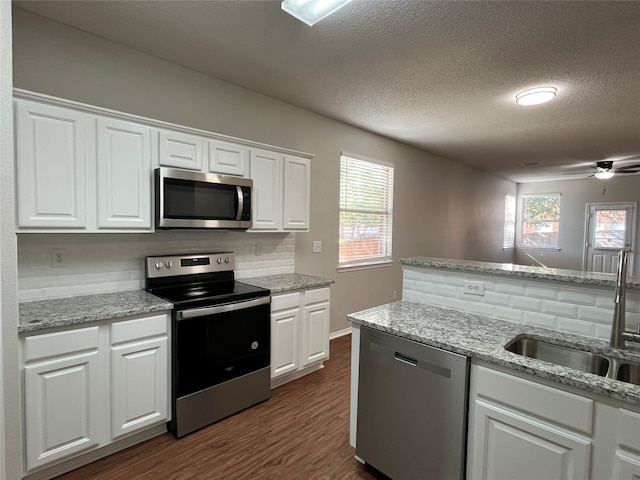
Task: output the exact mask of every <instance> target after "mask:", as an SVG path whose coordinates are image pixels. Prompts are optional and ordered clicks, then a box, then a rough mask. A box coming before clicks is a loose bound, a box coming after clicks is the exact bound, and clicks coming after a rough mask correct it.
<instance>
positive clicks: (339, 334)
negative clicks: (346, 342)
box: [329, 327, 351, 340]
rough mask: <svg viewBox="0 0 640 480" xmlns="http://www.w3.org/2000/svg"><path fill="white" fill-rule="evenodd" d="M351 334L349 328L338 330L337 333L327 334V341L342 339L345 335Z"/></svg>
mask: <svg viewBox="0 0 640 480" xmlns="http://www.w3.org/2000/svg"><path fill="white" fill-rule="evenodd" d="M350 334H351V327H347V328H343V329H342V330H338V331H337V332H331V333H330V334H329V340H333V339H334V338H338V337H344V336H345V335H350Z"/></svg>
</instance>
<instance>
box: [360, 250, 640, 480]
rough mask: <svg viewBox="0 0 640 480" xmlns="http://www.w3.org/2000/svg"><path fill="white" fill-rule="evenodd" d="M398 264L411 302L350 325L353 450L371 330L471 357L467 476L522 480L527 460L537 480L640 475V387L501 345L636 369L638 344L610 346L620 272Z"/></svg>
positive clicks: (631, 296) (633, 296)
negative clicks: (542, 348) (535, 346)
mask: <svg viewBox="0 0 640 480" xmlns="http://www.w3.org/2000/svg"><path fill="white" fill-rule="evenodd" d="M400 263H401V264H402V265H403V282H404V284H403V300H402V301H399V302H394V303H391V304H387V305H382V306H379V307H374V308H371V309H368V310H363V311H360V312H356V313H353V314H351V315H349V317H348V318H349V320H350V321H351V322H352V323H353V327H354V328H353V338H352V341H353V348H352V351H353V352H354V355H353V358H352V399H351V401H352V418H351V422H352V423H351V443H352V445H353V446H356V447H357V445H356V438H357V437H356V433H357V428H356V427H357V418H358V416H357V415H358V413H357V412H358V406H359V403H358V402H359V399H358V374H359V368H360V365H359V358H360V357H359V355H360V354H361V352H362V351H363V350H362V349H364V348H373V346H366V345H364V344H360V338H361V329H367V330H368V331H374V332H380V333H381V334H391V335H393V336H396V337H400V339H402V340H403V341H406V342H407V343H411V344H413V343H414V342H417V344H420V345H427V346H431V347H436V348H438V349H441V350H444V351H447V352H453V353H455V354H459V355H463V356H465V357H467V358H469V359H470V375H469V378H470V380H469V385H468V389H469V390H468V391H469V400H468V401H469V409H468V422H467V425H468V431H467V432H468V433H467V438H466V444H467V464H466V472H467V478H519V477H518V473H522V472H521V471H520V470H518V469H519V468H521V466H522V464H523V462H525V463H526V465H530V466H531V468H532V470H531V471H530V473H531V472H534V473H535V475H534V476H536V477H537V478H565V477H566V478H633V477H632V475H638V474H640V441H639V440H638V438H637V431H638V429H639V428H640V386H638V385H637V384H634V383H631V382H625V381H620V380H616V379H613V378H606V377H605V376H601V375H596V374H594V373H586V372H584V371H580V370H577V369H575V368H570V367H567V366H562V365H558V364H554V363H550V362H546V361H542V360H538V359H535V358H529V357H527V356H524V355H519V354H517V353H513V352H511V351H508V350H506V349H505V345H507V344H509V343H511V342H513V341H514V340H515V341H517V340H518V339H521V338H528V339H533V340H543V341H547V342H549V343H552V344H555V345H558V346H561V347H564V348H571V349H580V350H586V351H589V352H594V353H597V354H599V355H603V356H606V357H608V358H610V359H615V360H612V361H620V362H639V361H640V348H639V347H640V346H639V345H637V344H633V343H627V348H626V349H625V350H617V349H613V348H611V347H609V345H608V336H609V329H610V325H611V319H612V314H613V285H614V281H615V277H614V276H613V275H605V274H594V273H582V272H575V271H568V270H554V269H542V268H538V267H526V266H516V265H509V264H495V263H484V262H474V261H460V260H451V259H438V258H430V257H414V258H405V259H401V260H400ZM627 288H628V290H627V326H628V327H631V328H635V326H636V324H637V323H638V319H639V318H640V281H639V280H638V279H637V278H633V279H631V280H630V281H628V282H627ZM362 333H363V332H362ZM396 360H397V356H396ZM389 361H390V362H393V361H394V356H393V355H391V357H390V360H389ZM395 363H398V362H395ZM360 371H361V370H360ZM636 383H637V380H636ZM396 393H397V395H399V396H402V392H396ZM436 393H437V392H436ZM634 432H635V433H634ZM614 439H617V440H614ZM356 453H357V450H356ZM364 460H365V461H367V460H368V459H364ZM374 466H375V465H374ZM572 470H573V476H572V477H571V476H569V477H567V475H568V474H567V472H569V471H572ZM487 472H494V473H493V475H492V474H489V473H487ZM496 472H497V473H496ZM563 472H564V473H563Z"/></svg>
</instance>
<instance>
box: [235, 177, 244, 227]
mask: <svg viewBox="0 0 640 480" xmlns="http://www.w3.org/2000/svg"><path fill="white" fill-rule="evenodd" d="M236 192H237V195H238V213H237V215H236V220H242V212H243V211H244V194H243V193H242V187H240V185H236Z"/></svg>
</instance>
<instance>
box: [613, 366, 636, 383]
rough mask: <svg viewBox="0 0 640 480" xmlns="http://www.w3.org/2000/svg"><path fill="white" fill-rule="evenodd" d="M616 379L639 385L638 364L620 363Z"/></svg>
mask: <svg viewBox="0 0 640 480" xmlns="http://www.w3.org/2000/svg"><path fill="white" fill-rule="evenodd" d="M616 379H618V380H621V381H623V382H627V383H633V384H634V385H640V363H630V362H627V363H622V364H620V366H619V367H618V372H617V374H616Z"/></svg>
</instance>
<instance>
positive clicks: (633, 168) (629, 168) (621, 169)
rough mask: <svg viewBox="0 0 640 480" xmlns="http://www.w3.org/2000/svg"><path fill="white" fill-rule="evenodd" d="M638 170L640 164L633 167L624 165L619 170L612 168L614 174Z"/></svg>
mask: <svg viewBox="0 0 640 480" xmlns="http://www.w3.org/2000/svg"><path fill="white" fill-rule="evenodd" d="M638 168H640V163H635V164H633V165H625V166H624V167H620V168H614V169H613V171H614V172H616V173H619V172H625V171H628V170H637V169H638Z"/></svg>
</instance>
